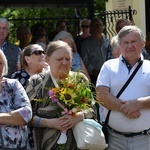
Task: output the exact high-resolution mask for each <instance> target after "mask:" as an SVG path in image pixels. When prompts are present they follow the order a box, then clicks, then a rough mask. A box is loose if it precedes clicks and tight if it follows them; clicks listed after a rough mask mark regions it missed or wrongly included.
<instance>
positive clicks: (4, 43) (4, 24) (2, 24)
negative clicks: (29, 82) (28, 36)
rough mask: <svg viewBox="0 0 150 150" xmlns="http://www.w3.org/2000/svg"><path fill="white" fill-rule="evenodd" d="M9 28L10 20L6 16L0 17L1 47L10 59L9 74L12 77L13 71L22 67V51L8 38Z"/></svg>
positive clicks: (8, 59)
mask: <svg viewBox="0 0 150 150" xmlns="http://www.w3.org/2000/svg"><path fill="white" fill-rule="evenodd" d="M8 30H9V22H8V20H7V19H6V18H1V17H0V49H1V50H2V51H3V52H4V54H5V56H6V58H7V61H8V74H7V75H6V77H8V78H10V77H11V75H12V73H14V72H15V71H17V70H19V69H20V53H21V49H20V48H19V47H18V46H17V45H14V44H12V43H9V42H8V40H7V36H8Z"/></svg>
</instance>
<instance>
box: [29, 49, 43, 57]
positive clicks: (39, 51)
mask: <svg viewBox="0 0 150 150" xmlns="http://www.w3.org/2000/svg"><path fill="white" fill-rule="evenodd" d="M32 54H35V55H37V56H39V55H42V54H44V55H45V52H44V51H41V50H36V51H33V52H32V53H31V54H29V55H28V56H30V55H32Z"/></svg>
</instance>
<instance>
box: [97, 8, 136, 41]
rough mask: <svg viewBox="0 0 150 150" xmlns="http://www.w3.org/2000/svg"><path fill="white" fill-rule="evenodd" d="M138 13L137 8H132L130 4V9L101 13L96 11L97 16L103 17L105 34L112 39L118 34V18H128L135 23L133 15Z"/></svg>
mask: <svg viewBox="0 0 150 150" xmlns="http://www.w3.org/2000/svg"><path fill="white" fill-rule="evenodd" d="M136 14H137V11H136V10H135V9H132V8H131V6H129V8H128V9H124V10H113V11H101V12H99V13H96V14H95V17H99V18H101V19H102V21H103V23H104V34H105V35H106V36H107V38H109V39H110V38H111V37H113V36H114V35H116V31H115V24H116V20H117V19H119V18H124V19H128V20H130V21H131V23H132V24H133V25H134V24H135V23H134V19H133V15H136Z"/></svg>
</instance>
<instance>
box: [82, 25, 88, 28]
mask: <svg viewBox="0 0 150 150" xmlns="http://www.w3.org/2000/svg"><path fill="white" fill-rule="evenodd" d="M81 27H82V28H89V26H88V25H82V26H81Z"/></svg>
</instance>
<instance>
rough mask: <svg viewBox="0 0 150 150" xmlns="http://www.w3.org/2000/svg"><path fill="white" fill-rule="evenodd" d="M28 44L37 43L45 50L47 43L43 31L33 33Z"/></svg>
mask: <svg viewBox="0 0 150 150" xmlns="http://www.w3.org/2000/svg"><path fill="white" fill-rule="evenodd" d="M30 44H39V45H41V46H42V48H43V49H44V50H45V49H46V46H47V44H48V39H47V35H46V34H45V33H40V34H35V35H34V36H32V39H31V42H30Z"/></svg>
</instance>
